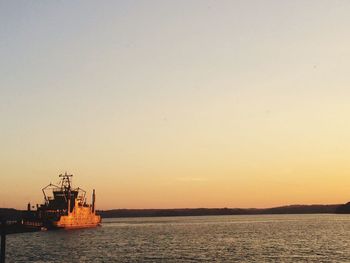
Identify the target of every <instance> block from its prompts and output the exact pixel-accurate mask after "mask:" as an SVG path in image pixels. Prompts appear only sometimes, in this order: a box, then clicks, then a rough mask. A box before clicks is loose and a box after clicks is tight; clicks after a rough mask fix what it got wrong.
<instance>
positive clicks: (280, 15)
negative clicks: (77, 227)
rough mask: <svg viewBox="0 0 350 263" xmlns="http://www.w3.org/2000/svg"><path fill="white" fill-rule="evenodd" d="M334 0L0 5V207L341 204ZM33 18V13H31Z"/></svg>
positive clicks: (344, 193) (346, 35)
mask: <svg viewBox="0 0 350 263" xmlns="http://www.w3.org/2000/svg"><path fill="white" fill-rule="evenodd" d="M349 13H350V2H347V1H335V2H330V1H308V2H303V1H293V2H281V1H272V0H271V1H263V2H262V1H249V2H247V1H219V2H217V1H180V2H179V1H176V2H171V1H151V2H149V1H137V2H118V1H116V2H108V1H107V2H102V3H101V2H99V3H96V2H93V1H91V2H89V1H84V2H83V1H76V2H74V3H71V2H35V1H27V2H16V1H8V2H1V3H0V25H1V26H0V37H1V43H0V57H1V58H2V59H0V69H1V70H0V84H1V85H0V118H1V123H2V124H1V129H0V145H1V151H0V167H1V184H0V207H14V208H22V209H25V208H26V204H27V202H29V201H30V202H32V203H33V204H35V203H41V202H42V200H43V197H42V193H41V188H42V187H44V186H46V185H47V184H48V183H50V182H52V183H57V182H58V179H59V178H58V175H59V174H60V173H64V172H65V171H67V172H69V173H73V174H74V177H73V183H74V185H76V186H80V187H82V188H83V189H85V190H87V191H88V193H89V194H91V192H92V189H93V188H95V189H96V193H97V207H98V209H112V208H186V207H188V208H195V207H232V208H233V207H242V208H249V207H258V208H260V207H273V206H280V205H289V204H338V203H345V202H347V201H349V200H350V177H349V176H348V175H349V171H350V162H349V160H348V158H349V156H350V125H349V120H350V117H349V116H350V103H349V98H350V89H349V84H350V72H349V71H350V65H349V63H350V62H349V61H350V49H349V46H350V32H349V28H350V17H349V15H348V14H349ZM38 14H40V15H38Z"/></svg>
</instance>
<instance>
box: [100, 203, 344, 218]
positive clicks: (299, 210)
mask: <svg viewBox="0 0 350 263" xmlns="http://www.w3.org/2000/svg"><path fill="white" fill-rule="evenodd" d="M339 206H340V205H290V206H281V207H274V208H264V209H256V208H247V209H243V208H184V209H113V210H100V211H98V213H99V214H100V215H101V216H102V217H103V218H111V217H152V216H208V215H261V214H322V213H323V214H324V213H336V212H337V209H338V207H339Z"/></svg>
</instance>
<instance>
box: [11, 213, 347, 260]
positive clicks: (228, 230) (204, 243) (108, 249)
mask: <svg viewBox="0 0 350 263" xmlns="http://www.w3.org/2000/svg"><path fill="white" fill-rule="evenodd" d="M7 241H8V243H7V244H8V246H7V262H197V261H201V262H202V261H207V262H213V261H216V262H350V215H263V216H261V215H259V216H207V217H169V218H136V219H129V218H128V219H105V220H104V223H103V226H102V227H99V228H96V229H85V230H70V231H67V230H60V231H46V232H37V233H26V234H15V235H9V236H8V239H7Z"/></svg>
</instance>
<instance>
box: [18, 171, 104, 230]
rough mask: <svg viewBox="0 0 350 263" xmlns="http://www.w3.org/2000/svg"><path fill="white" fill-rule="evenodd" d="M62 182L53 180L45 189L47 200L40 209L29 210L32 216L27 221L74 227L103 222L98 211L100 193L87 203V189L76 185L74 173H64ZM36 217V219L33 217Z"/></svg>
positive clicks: (92, 225) (45, 225) (43, 190)
mask: <svg viewBox="0 0 350 263" xmlns="http://www.w3.org/2000/svg"><path fill="white" fill-rule="evenodd" d="M59 177H60V183H59V185H55V184H52V183H50V184H49V185H47V186H45V187H44V188H43V189H42V192H43V194H44V203H43V204H41V205H40V206H39V205H37V207H36V208H37V209H36V211H31V206H30V204H28V208H27V210H28V213H29V214H32V215H33V216H32V217H31V220H26V222H24V223H25V224H26V225H28V224H29V225H30V224H34V225H36V226H38V227H40V228H41V229H73V228H90V227H97V226H99V225H100V224H101V216H99V215H97V214H96V210H95V205H96V194H95V189H94V190H93V193H92V203H91V204H87V200H86V191H85V190H83V189H81V188H79V187H78V188H73V187H72V177H73V175H72V174H67V173H64V174H60V175H59ZM33 218H34V220H33Z"/></svg>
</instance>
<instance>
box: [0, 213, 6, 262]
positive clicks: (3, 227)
mask: <svg viewBox="0 0 350 263" xmlns="http://www.w3.org/2000/svg"><path fill="white" fill-rule="evenodd" d="M0 231H1V251H0V263H5V248H6V220H4V219H3V220H1V229H0Z"/></svg>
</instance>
